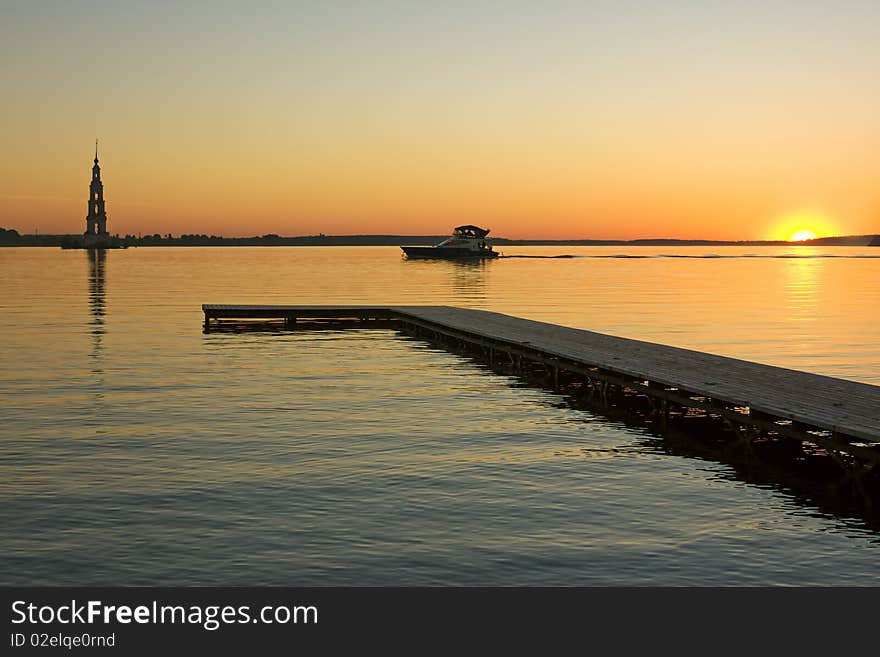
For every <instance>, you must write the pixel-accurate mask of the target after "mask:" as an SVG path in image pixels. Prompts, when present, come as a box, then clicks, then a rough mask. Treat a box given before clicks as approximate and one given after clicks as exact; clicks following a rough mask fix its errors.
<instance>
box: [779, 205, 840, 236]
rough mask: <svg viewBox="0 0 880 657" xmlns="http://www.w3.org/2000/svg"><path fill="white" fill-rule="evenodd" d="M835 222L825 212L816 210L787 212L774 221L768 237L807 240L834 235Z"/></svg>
mask: <svg viewBox="0 0 880 657" xmlns="http://www.w3.org/2000/svg"><path fill="white" fill-rule="evenodd" d="M834 224H835V222H834V221H833V220H832V219H831V218H830V217H829V216H828V215H826V214H825V213H823V212H817V211H815V210H809V209H807V210H796V211H794V212H787V213H786V214H784V215H782V216H780V217H778V218H777V219H776V221H774V226H773V228H772V230H771V231H770V233H769V235H768V239H772V240H781V241H788V242H805V241H807V240H814V239H816V238H817V237H825V236H828V235H834V234H835V232H836V229H835V226H834Z"/></svg>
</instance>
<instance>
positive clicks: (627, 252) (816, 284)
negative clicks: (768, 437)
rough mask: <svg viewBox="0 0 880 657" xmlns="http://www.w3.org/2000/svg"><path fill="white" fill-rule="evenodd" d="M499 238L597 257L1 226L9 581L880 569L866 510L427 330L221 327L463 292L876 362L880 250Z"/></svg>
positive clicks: (679, 578)
mask: <svg viewBox="0 0 880 657" xmlns="http://www.w3.org/2000/svg"><path fill="white" fill-rule="evenodd" d="M504 250H505V252H507V253H508V254H520V255H553V254H558V253H566V254H575V255H579V256H584V257H577V258H571V259H535V258H510V259H503V260H498V261H494V262H484V263H478V264H470V265H466V264H461V263H449V262H427V261H426V262H406V261H402V260H401V259H400V257H399V255H398V253H399V251H398V250H397V249H395V248H384V247H375V248H373V247H354V248H345V247H328V248H318V247H310V248H281V247H279V248H244V247H236V248H223V247H218V248H182V247H181V248H140V249H129V250H125V251H112V252H106V253H97V254H95V253H91V254H90V253H88V252H83V251H61V250H56V249H9V248H7V249H0V274H2V276H0V344H2V345H3V347H2V351H0V354H2V359H0V400H2V424H0V440H2V444H3V450H2V456H0V526H2V528H3V529H2V534H0V554H2V555H3V557H2V561H0V584H7V585H9V584H42V585H52V584H89V585H101V584H106V585H137V584H156V585H160V584H166V585H197V584H205V585H220V584H230V585H231V584H240V585H305V584H318V585H321V584H328V585H329V584H355V585H368V584H376V585H392V584H394V585H416V584H434V585H453V584H467V585H469V584H504V585H507V584H511V585H520V584H562V585H568V584H587V585H623V584H626V585H719V584H721V585H725V584H878V583H880V566H878V565H877V564H878V563H880V561H878V557H880V544H878V535H877V534H876V533H874V532H872V531H870V530H869V529H867V528H865V527H864V526H863V523H862V522H860V521H859V520H857V519H849V518H845V517H834V516H832V515H829V514H828V513H826V512H823V511H822V510H821V509H819V508H818V507H816V506H815V505H812V504H811V503H810V502H809V501H805V500H802V499H800V498H799V497H796V496H794V495H792V494H790V493H788V492H786V490H784V489H783V488H782V487H781V486H777V485H773V484H766V485H754V484H749V483H746V482H745V481H743V480H742V479H740V478H739V477H738V476H737V473H736V472H735V471H734V470H733V469H732V468H731V467H730V466H728V465H725V464H724V463H720V462H716V461H712V460H702V459H697V458H686V457H683V456H678V455H675V454H672V453H670V451H669V450H666V449H664V447H663V444H662V441H657V440H655V439H654V438H653V437H651V436H649V435H648V434H647V433H645V432H644V431H642V430H640V429H637V428H629V427H627V426H624V425H623V424H621V423H619V422H615V421H613V420H611V419H608V418H606V417H602V416H595V415H593V414H591V413H589V412H586V411H579V410H574V409H572V408H570V407H568V406H567V405H566V404H565V403H563V400H562V398H560V397H559V396H557V395H555V394H552V393H550V392H547V391H543V390H539V389H534V388H530V387H526V386H525V385H523V383H522V382H520V381H518V380H516V379H513V378H511V377H506V376H503V375H500V374H496V373H493V372H491V371H488V370H486V369H485V368H483V367H481V366H479V365H478V364H475V363H473V362H471V361H469V360H467V359H466V358H463V357H461V356H457V355H455V354H451V353H448V352H445V351H442V350H438V349H436V348H434V347H432V346H431V345H429V344H426V343H423V342H420V341H417V340H412V339H408V338H405V337H403V336H401V335H399V334H397V333H396V332H394V331H391V330H371V331H324V332H294V333H284V332H281V333H276V332H249V333H241V334H234V333H212V334H207V335H206V334H203V333H202V330H201V320H202V315H201V311H200V305H201V304H202V303H259V302H275V303H285V302H286V303H303V304H307V303H377V304H387V303H401V304H402V303H409V304H419V303H424V304H439V303H442V304H451V305H459V306H467V307H474V308H486V309H491V310H497V311H500V312H507V313H510V314H514V315H519V316H523V317H529V318H532V319H539V320H543V321H550V322H556V323H560V324H566V325H570V326H577V327H582V328H589V329H593V330H598V331H604V332H609V333H614V334H617V335H623V336H627V337H635V338H640V339H647V340H652V341H657V342H663V343H667V344H674V345H679V346H685V347H692V348H697V349H702V350H707V351H713V352H716V353H721V354H725V355H730V356H737V357H741V358H748V359H751V360H757V361H761V362H767V363H772V364H777V365H783V366H786V367H794V368H798V369H805V370H809V371H814V372H820V373H824V374H830V375H834V376H841V377H845V378H850V379H854V380H859V381H865V382H868V383H873V384H880V340H878V337H880V335H878V330H877V326H878V319H880V310H878V309H880V276H878V271H880V259H878V258H877V257H876V255H875V251H873V250H871V249H857V248H856V249H849V248H833V249H831V248H828V249H803V248H789V249H784V248H779V249H774V248H768V249H764V248H757V247H751V249H749V248H739V247H711V248H710V247H690V248H684V247H675V248H674V249H669V248H651V247H642V248H629V249H624V248H623V247H595V248H581V247H510V248H507V249H504ZM877 254H878V255H880V252H877ZM673 255H697V256H704V255H710V256H724V257H706V258H704V257H698V258H680V257H668V256H673ZM786 255H798V256H809V257H783V256H786ZM598 256H601V257H598ZM605 256H649V257H638V258H633V257H623V258H621V257H605ZM728 256H736V257H728ZM745 256H751V257H745ZM767 256H772V257H767ZM828 256H835V257H828Z"/></svg>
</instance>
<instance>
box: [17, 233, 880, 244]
mask: <svg viewBox="0 0 880 657" xmlns="http://www.w3.org/2000/svg"><path fill="white" fill-rule="evenodd" d="M75 237H79V236H74V235H19V234H18V233H17V232H15V231H3V234H2V235H0V246H54V247H59V246H62V244H63V243H65V242H66V241H69V240H70V239H71V238H75ZM446 237H448V236H447V235H304V236H299V237H281V236H279V235H273V234H270V235H262V236H260V237H218V236H214V235H179V236H177V237H174V236H172V235H144V236H141V237H137V236H133V235H126V236H125V237H119V238H118V239H119V241H120V243H121V244H122V245H125V246H401V245H414V246H419V245H433V244H437V243H439V242H440V241H442V240H444V239H446ZM486 241H487V242H489V243H490V244H493V245H495V246H880V235H846V236H837V237H820V238H817V239H814V240H807V241H804V242H787V241H784V240H738V241H737V240H685V239H669V238H656V239H636V240H596V239H583V240H541V239H537V240H517V239H507V238H503V237H498V238H490V239H487V240H486Z"/></svg>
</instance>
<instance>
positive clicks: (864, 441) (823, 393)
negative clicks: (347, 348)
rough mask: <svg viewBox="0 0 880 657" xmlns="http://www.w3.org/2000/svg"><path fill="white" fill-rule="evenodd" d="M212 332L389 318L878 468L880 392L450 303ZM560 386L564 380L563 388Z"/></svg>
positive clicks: (352, 310)
mask: <svg viewBox="0 0 880 657" xmlns="http://www.w3.org/2000/svg"><path fill="white" fill-rule="evenodd" d="M202 309H203V311H204V315H205V329H206V330H208V331H210V330H211V328H212V327H214V326H216V325H217V323H218V322H222V321H223V320H230V319H234V320H242V319H250V320H254V319H258V320H283V321H284V322H286V323H287V324H289V325H292V324H296V323H297V322H303V321H309V322H314V321H317V322H320V321H330V322H340V321H346V320H348V321H354V322H358V323H359V325H363V326H369V325H370V322H374V323H375V322H377V321H379V320H382V321H391V322H393V323H394V324H395V325H397V326H399V327H400V329H401V330H403V331H406V332H408V333H411V334H415V335H418V336H422V337H425V338H427V339H431V340H435V341H439V342H445V343H449V342H450V341H451V342H452V343H454V344H456V345H458V346H462V347H469V348H471V349H472V350H474V351H476V352H478V353H479V354H480V355H482V356H483V357H484V359H485V360H486V361H488V363H489V364H490V365H499V364H502V363H503V364H505V365H508V366H510V367H512V368H513V369H514V371H522V370H523V368H531V370H532V371H533V370H534V368H536V367H537V368H542V370H543V371H544V372H546V375H547V379H548V381H550V382H551V384H552V385H553V387H556V388H559V387H560V386H561V385H566V384H568V385H571V384H572V382H573V381H574V382H575V383H574V384H573V385H576V386H578V387H580V388H582V389H584V390H589V391H590V394H596V395H599V396H601V397H602V398H607V397H608V396H609V394H611V395H613V393H614V391H615V390H617V391H620V390H625V391H630V392H635V393H638V394H639V395H644V396H645V397H646V398H647V399H648V400H649V401H650V404H651V407H652V408H653V409H654V412H655V413H656V415H657V417H658V420H659V421H660V422H664V421H666V420H667V419H668V417H669V414H670V412H673V413H681V412H682V410H683V409H699V410H701V411H702V412H704V413H706V414H710V415H712V416H715V417H720V418H723V420H724V421H725V422H726V423H727V424H728V425H730V426H731V427H732V428H734V429H735V430H736V431H737V432H738V434H739V435H740V437H741V439H742V440H744V441H752V440H754V439H758V438H760V437H761V436H767V435H772V436H782V437H785V438H788V439H796V440H798V441H802V442H806V443H810V444H813V445H817V446H819V447H820V448H821V449H823V450H827V451H828V452H829V453H831V454H832V455H833V456H835V458H837V457H844V458H845V460H846V463H854V464H858V468H859V470H860V471H864V470H865V469H868V470H870V469H871V468H873V467H874V466H875V465H876V464H877V463H878V462H880V386H874V385H869V384H866V383H858V382H855V381H847V380H844V379H838V378H834V377H829V376H821V375H818V374H810V373H808V372H800V371H797V370H791V369H785V368H782V367H774V366H770V365H763V364H760V363H754V362H750V361H744V360H739V359H736V358H727V357H724V356H717V355H713V354H707V353H703V352H699V351H693V350H689V349H680V348H677V347H670V346H666V345H661V344H654V343H651V342H643V341H640V340H630V339H626V338H619V337H615V336H610V335H605V334H601V333H594V332H592V331H586V330H581V329H573V328H567V327H564V326H558V325H555V324H547V323H544V322H537V321H532V320H527V319H521V318H518V317H511V316H509V315H503V314H500V313H495V312H488V311H484V310H470V309H465V308H455V307H450V306H278V305H218V304H205V305H204V306H202ZM561 382H562V383H561Z"/></svg>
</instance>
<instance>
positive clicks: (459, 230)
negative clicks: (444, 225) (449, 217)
mask: <svg viewBox="0 0 880 657" xmlns="http://www.w3.org/2000/svg"><path fill="white" fill-rule="evenodd" d="M455 234H456V235H461V236H462V237H476V238H477V239H483V238H484V237H486V235H488V234H489V229H487V228H480V227H479V226H472V225H470V224H468V225H466V226H456V227H455Z"/></svg>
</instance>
